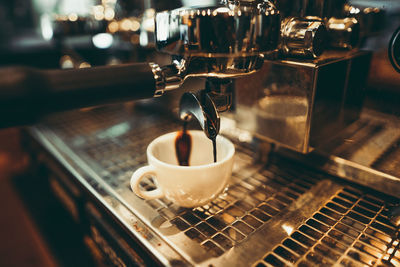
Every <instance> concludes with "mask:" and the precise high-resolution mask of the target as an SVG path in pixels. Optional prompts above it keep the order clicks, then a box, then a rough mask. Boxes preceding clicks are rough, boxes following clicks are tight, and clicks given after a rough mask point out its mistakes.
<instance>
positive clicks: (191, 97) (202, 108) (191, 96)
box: [179, 91, 220, 139]
mask: <svg viewBox="0 0 400 267" xmlns="http://www.w3.org/2000/svg"><path fill="white" fill-rule="evenodd" d="M179 116H180V118H181V120H186V121H188V120H190V119H192V117H195V118H196V119H197V121H198V122H199V123H200V127H201V128H202V129H203V131H204V133H205V134H206V136H207V137H208V138H210V139H215V138H216V136H217V135H218V133H219V127H220V118H219V115H218V111H217V109H216V107H215V105H214V102H213V101H212V100H211V98H210V96H209V95H208V94H205V93H204V91H199V92H198V93H197V94H195V93H190V92H189V93H184V94H183V95H182V97H181V101H180V103H179Z"/></svg>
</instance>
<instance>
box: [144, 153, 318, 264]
mask: <svg viewBox="0 0 400 267" xmlns="http://www.w3.org/2000/svg"><path fill="white" fill-rule="evenodd" d="M235 164H236V165H235V167H236V168H235V169H236V171H234V173H233V177H232V182H231V185H230V186H229V189H228V190H226V192H225V193H224V194H222V195H221V196H220V197H218V198H217V199H216V200H214V201H212V202H211V203H209V204H207V205H205V206H202V207H199V208H195V209H193V210H189V209H180V208H179V207H177V206H175V205H174V204H173V203H171V202H170V201H168V200H166V199H162V200H160V201H159V200H150V201H146V202H147V204H149V205H150V206H151V207H152V208H153V209H154V210H156V211H157V212H158V213H159V214H160V215H161V216H162V217H163V218H164V219H165V220H168V221H169V222H170V223H171V224H173V225H175V226H176V227H177V228H178V229H179V230H180V231H183V232H184V233H185V235H186V236H187V237H188V238H190V239H192V240H194V241H195V242H198V243H199V244H201V246H202V247H203V248H204V249H205V250H207V251H209V252H210V253H211V254H212V255H214V256H216V257H217V256H220V255H222V254H223V253H224V252H226V251H229V250H230V249H231V248H232V247H233V246H235V245H237V244H239V243H241V242H244V241H246V238H247V237H248V236H249V235H250V234H252V233H253V232H256V231H257V229H259V228H260V227H262V226H263V225H264V224H265V223H266V222H267V221H269V220H270V219H271V218H272V217H274V216H275V215H277V214H279V213H280V212H281V211H282V210H284V209H285V208H286V207H287V206H288V205H290V204H291V203H292V202H294V201H295V200H296V199H298V198H299V196H300V195H302V194H304V193H305V192H306V191H308V190H309V189H310V188H311V187H312V186H313V185H314V184H315V183H316V180H315V179H313V178H310V177H304V176H302V177H298V178H294V177H293V176H291V175H288V174H287V173H286V174H283V173H282V172H281V171H279V170H278V168H277V167H276V166H270V168H268V169H263V170H261V171H260V172H256V173H253V174H252V175H250V176H249V175H248V174H247V175H246V174H245V173H241V172H240V171H239V169H243V170H245V171H246V170H247V171H248V168H249V167H253V163H252V159H251V158H250V157H249V156H248V155H246V154H244V153H243V152H241V151H240V150H239V151H237V155H236V158H235ZM146 186H147V187H149V188H152V185H151V184H147V185H145V186H144V187H146Z"/></svg>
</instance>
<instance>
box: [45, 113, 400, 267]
mask: <svg viewBox="0 0 400 267" xmlns="http://www.w3.org/2000/svg"><path fill="white" fill-rule="evenodd" d="M107 114H108V113H106V115H105V117H102V115H101V112H100V113H99V111H96V112H91V111H89V112H86V113H84V114H78V115H76V114H74V113H73V114H72V115H71V117H64V120H54V122H52V123H51V127H52V130H53V131H55V132H56V133H57V134H58V135H59V136H61V137H62V139H63V141H64V142H65V143H68V145H69V146H70V147H71V149H72V150H74V152H75V153H76V154H77V155H79V156H81V157H82V158H84V160H85V161H86V163H87V164H88V166H90V167H93V169H94V170H96V172H98V175H99V176H100V177H101V179H103V181H104V182H106V183H107V184H108V185H110V186H111V187H112V188H113V189H115V190H116V192H118V193H121V195H122V194H124V193H127V195H129V196H133V194H132V192H131V189H130V186H129V180H130V177H131V175H132V171H133V170H135V169H137V168H139V167H140V166H143V165H144V164H146V153H145V151H146V147H147V145H148V144H149V143H150V142H151V140H153V139H154V138H155V137H157V136H159V135H162V134H164V133H167V132H171V131H176V130H177V129H179V128H180V127H181V125H179V124H178V123H176V122H174V121H172V120H170V119H166V118H161V117H160V116H155V115H151V114H150V115H149V114H146V115H141V114H140V113H138V114H135V116H134V117H129V118H128V117H126V114H125V113H124V112H120V113H115V114H114V113H113V112H110V114H108V115H107ZM92 115H93V116H94V118H95V119H93V120H92V119H91V116H92ZM95 167H96V168H95ZM326 180H329V181H331V180H330V178H327V176H326V175H324V174H317V173H315V172H312V171H310V170H309V169H307V168H304V167H301V166H299V165H298V164H295V165H291V164H287V163H282V162H275V163H270V164H269V165H268V166H260V165H255V164H254V160H253V152H252V151H251V149H249V147H248V146H245V145H243V144H241V143H236V154H235V159H234V169H233V175H232V179H231V182H230V186H229V189H228V190H227V191H225V192H224V193H223V194H221V195H220V196H219V197H218V198H217V199H215V200H214V201H212V202H210V203H209V204H207V205H204V206H202V207H199V208H196V209H185V208H181V207H178V206H176V205H175V204H174V203H172V202H171V201H169V200H167V199H165V198H164V199H158V200H141V199H135V200H134V201H135V202H134V203H135V204H136V205H138V206H141V207H140V211H144V214H143V218H144V219H145V220H147V221H148V222H152V220H153V219H154V218H155V217H152V216H153V215H149V214H156V215H155V216H157V217H161V218H162V219H163V223H167V224H170V225H172V226H174V227H176V229H178V231H179V233H178V234H177V237H176V238H175V239H174V238H171V239H169V238H170V237H168V236H164V238H165V240H169V241H170V242H171V246H175V247H176V248H178V249H182V250H183V251H185V249H186V248H184V247H183V245H181V244H182V243H183V242H186V240H191V241H193V242H194V243H195V244H196V246H197V247H198V249H199V250H201V248H202V249H203V251H204V253H203V254H201V255H206V256H207V257H209V256H211V257H212V258H214V259H220V258H223V257H224V256H226V255H228V256H229V255H230V256H233V254H228V253H227V252H231V251H232V248H237V247H239V246H240V245H241V244H242V243H245V242H246V241H249V239H251V238H252V237H254V236H259V235H263V234H265V233H270V232H268V231H274V230H273V229H276V228H274V225H276V224H277V222H279V223H283V222H282V218H285V217H283V216H285V215H287V214H294V213H293V212H294V211H298V210H299V209H306V208H305V207H304V205H305V204H304V203H307V202H304V200H307V199H309V200H310V201H314V202H318V203H319V204H318V205H315V206H313V208H312V209H311V210H307V211H306V212H305V213H304V216H305V217H304V220H303V219H301V221H297V220H293V221H296V222H295V223H296V224H295V226H294V227H293V228H290V227H289V228H290V229H289V228H288V229H285V228H283V229H285V231H286V232H287V233H288V235H287V234H286V232H283V230H282V227H279V229H280V231H281V232H282V233H278V232H277V233H271V235H273V234H275V237H277V238H279V239H275V240H274V243H272V244H270V243H269V239H268V238H267V237H264V236H262V239H257V238H256V240H257V242H259V243H258V244H254V247H256V249H257V250H254V251H251V250H249V251H247V250H245V249H247V248H248V246H241V247H242V248H243V247H246V248H245V249H242V250H241V251H239V250H238V249H237V250H235V252H236V253H238V254H239V253H246V254H251V255H258V256H252V257H253V260H251V261H248V262H247V264H252V263H253V262H256V264H255V265H258V266H293V265H296V266H315V265H322V266H326V265H335V264H337V265H344V266H353V265H354V266H360V265H362V264H364V265H369V266H380V265H384V266H400V249H399V243H400V240H399V229H398V228H395V227H394V226H393V225H391V224H390V222H389V221H388V217H387V206H388V205H390V204H392V203H391V202H390V201H394V200H388V199H386V198H385V199H383V198H380V197H379V195H377V194H375V193H373V192H372V191H371V192H372V193H371V192H369V191H368V192H367V191H363V190H364V189H357V188H355V187H349V186H345V187H344V188H343V185H341V184H340V183H333V182H330V183H323V181H326ZM321 184H329V186H331V188H333V189H330V190H331V191H329V194H328V195H326V196H324V195H321V194H320V195H318V196H317V195H316V194H317V193H316V192H315V190H316V189H317V188H319V189H321V187H320V186H321ZM141 186H142V187H143V188H145V189H147V190H151V189H153V188H154V184H153V183H152V181H151V179H149V180H147V181H145V182H143V183H142V184H141ZM342 188H343V189H342ZM323 189H324V188H323V187H322V190H323ZM339 189H340V191H337V190H339ZM306 196H307V197H306ZM326 199H329V201H328V202H326V203H325V201H326ZM319 201H320V202H319ZM397 201H398V200H397ZM131 203H133V202H131ZM138 206H135V205H132V206H131V208H132V210H134V211H135V212H139V211H138V208H139V207H138ZM149 210H150V211H151V213H150V212H148V211H149ZM291 212H292V213H291ZM301 212H302V211H301ZM310 215H311V216H310ZM286 219H289V220H291V219H292V218H288V217H287V218H286ZM156 230H158V229H156ZM289 232H290V233H289ZM158 234H159V235H162V234H163V233H162V232H159V233H158ZM179 234H181V235H182V236H183V238H182V239H178V238H180V237H181V236H180V235H179ZM281 234H283V235H281ZM250 241H251V242H254V238H253V239H252V240H250ZM250 241H249V242H250ZM174 242H175V243H174ZM267 247H271V248H272V249H269V248H268V249H267ZM264 250H265V251H264ZM185 252H187V253H188V254H190V253H191V252H192V251H185ZM241 255H242V256H243V254H241ZM261 255H262V258H260V257H261ZM204 259H205V260H207V259H208V258H206V257H204ZM237 264H239V263H237ZM241 264H243V262H241Z"/></svg>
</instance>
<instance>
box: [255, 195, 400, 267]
mask: <svg viewBox="0 0 400 267" xmlns="http://www.w3.org/2000/svg"><path fill="white" fill-rule="evenodd" d="M387 204H388V202H387V201H386V205H387ZM387 212H388V210H387V208H386V206H385V202H383V201H382V200H381V199H378V198H377V197H375V196H372V195H369V194H366V193H364V192H362V191H359V190H357V189H355V188H345V189H343V190H342V191H340V192H338V193H337V194H336V195H335V196H333V197H332V199H331V200H329V202H327V203H326V204H325V206H324V207H322V208H321V209H320V210H319V211H318V212H316V213H315V214H314V215H313V216H312V217H311V218H309V219H308V220H307V221H306V222H305V223H304V224H302V225H301V226H300V227H298V228H297V229H296V230H295V231H294V232H293V233H292V234H291V235H290V237H288V238H286V239H285V240H283V242H282V243H281V244H280V245H279V246H277V247H275V248H274V249H273V251H272V252H268V253H266V255H265V257H264V258H263V260H262V261H260V262H259V263H258V264H257V266H267V265H268V266H287V265H289V266H315V265H316V264H318V265H322V266H328V265H329V266H330V265H334V264H340V265H343V266H363V265H366V266H400V250H399V242H400V239H399V228H396V227H394V226H393V225H392V224H391V223H390V222H389V220H388V217H387V216H388V214H387Z"/></svg>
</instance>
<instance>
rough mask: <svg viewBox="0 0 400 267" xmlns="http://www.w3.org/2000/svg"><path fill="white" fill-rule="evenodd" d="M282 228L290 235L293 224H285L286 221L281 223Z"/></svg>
mask: <svg viewBox="0 0 400 267" xmlns="http://www.w3.org/2000/svg"><path fill="white" fill-rule="evenodd" d="M282 228H283V230H285V232H286V233H287V234H288V235H291V234H292V233H293V226H290V225H287V224H286V223H285V224H283V225H282Z"/></svg>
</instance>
